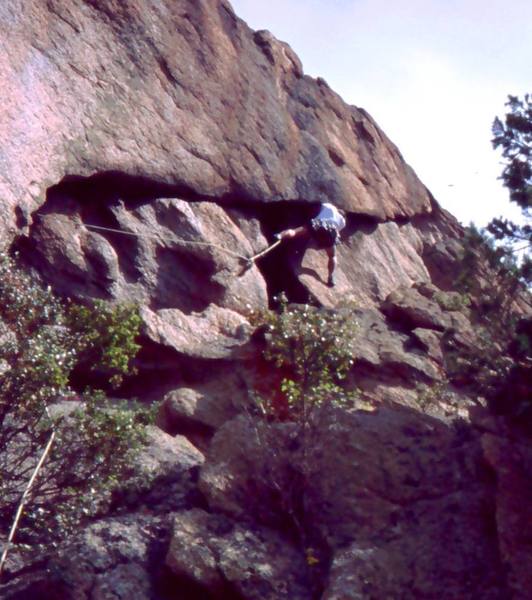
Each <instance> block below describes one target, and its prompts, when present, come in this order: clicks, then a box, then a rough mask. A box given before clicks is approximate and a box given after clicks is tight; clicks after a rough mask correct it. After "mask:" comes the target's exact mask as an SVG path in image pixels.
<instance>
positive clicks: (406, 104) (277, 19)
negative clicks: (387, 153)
mask: <svg viewBox="0 0 532 600" xmlns="http://www.w3.org/2000/svg"><path fill="white" fill-rule="evenodd" d="M230 1H231V3H232V5H233V8H234V9H235V12H236V13H237V14H238V16H239V17H241V18H242V19H244V20H245V21H246V22H247V23H248V25H250V27H252V28H253V29H269V30H270V31H271V32H272V33H273V34H274V35H275V36H276V37H278V38H279V39H281V40H283V41H286V42H288V43H289V44H290V45H291V46H292V48H293V49H294V50H295V52H296V53H297V54H298V55H299V57H300V58H301V60H302V62H303V67H304V70H305V72H306V73H308V74H309V75H312V76H314V77H317V76H321V77H323V78H324V79H325V80H326V81H327V82H328V83H329V85H330V86H331V87H332V88H333V89H334V90H335V91H336V92H338V93H339V94H340V95H341V96H342V97H343V99H344V100H345V101H346V102H348V103H349V104H354V105H356V106H359V107H362V108H365V109H366V110H367V111H368V112H369V113H370V114H371V115H372V116H373V117H374V118H375V119H376V121H377V122H378V123H379V125H380V126H381V128H382V129H383V130H384V131H385V133H386V134H387V135H388V136H389V137H390V138H391V139H392V141H393V142H394V143H395V144H396V145H397V146H398V147H399V149H400V151H401V152H402V154H403V156H404V157H405V159H406V160H407V162H408V163H409V164H410V165H411V166H412V167H413V168H414V170H415V171H416V172H417V174H418V175H419V177H420V178H421V180H422V181H423V182H424V183H425V184H426V185H427V186H428V188H429V189H430V190H431V191H432V193H433V194H434V195H435V197H436V198H437V200H438V201H439V202H440V203H441V204H442V205H443V206H445V208H447V209H448V210H450V211H451V212H452V213H453V214H454V215H455V216H456V217H457V218H458V219H459V220H461V221H462V222H463V223H465V224H467V223H469V222H470V221H471V220H473V221H475V222H476V223H477V224H478V225H485V224H486V223H487V222H488V221H489V219H490V218H491V217H493V216H499V215H500V214H502V213H504V214H506V215H508V216H511V217H512V218H516V216H518V215H519V211H518V210H517V209H516V208H515V209H514V210H513V211H512V210H511V209H512V208H513V207H511V206H510V205H509V203H508V194H507V192H506V190H505V189H504V188H503V187H502V186H501V184H500V182H499V181H498V180H497V177H498V175H499V174H500V172H501V162H500V157H499V155H498V154H497V152H496V151H494V150H493V149H492V147H491V143H490V139H491V123H492V121H493V118H494V117H495V116H496V115H500V116H502V115H503V114H504V111H505V107H504V103H505V101H506V97H507V95H508V94H513V95H523V94H524V93H525V92H532V0H505V1H503V0H491V1H490V0H484V1H481V0H387V1H384V0H268V1H267V2H264V1H263V0H230Z"/></svg>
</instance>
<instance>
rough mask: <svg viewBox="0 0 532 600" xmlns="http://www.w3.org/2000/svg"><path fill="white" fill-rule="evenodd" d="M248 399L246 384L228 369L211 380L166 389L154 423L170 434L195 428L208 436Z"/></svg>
mask: <svg viewBox="0 0 532 600" xmlns="http://www.w3.org/2000/svg"><path fill="white" fill-rule="evenodd" d="M248 402H249V399H248V391H247V387H246V386H245V385H244V383H243V381H242V380H241V377H240V375H239V374H238V373H235V369H234V368H233V369H229V368H228V369H227V370H226V371H225V372H224V373H221V374H219V377H217V378H215V379H214V380H212V381H206V382H204V383H202V384H198V385H197V386H195V387H193V388H191V387H179V388H176V389H174V390H171V391H170V392H168V393H167V394H166V395H165V397H164V398H163V400H162V402H161V404H160V406H159V410H158V415H157V423H158V425H159V426H160V427H161V428H162V429H164V430H165V431H168V432H170V433H176V432H185V433H188V432H194V431H197V432H198V433H204V434H206V435H211V434H212V433H214V431H215V430H216V429H218V428H219V427H221V426H222V425H223V424H224V423H225V422H226V421H229V420H230V419H232V418H233V417H235V416H236V415H237V414H239V413H240V412H242V411H243V410H244V409H245V407H246V405H247V403H248Z"/></svg>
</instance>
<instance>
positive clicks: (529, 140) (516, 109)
mask: <svg viewBox="0 0 532 600" xmlns="http://www.w3.org/2000/svg"><path fill="white" fill-rule="evenodd" d="M506 106H507V107H508V109H509V110H508V112H507V113H506V115H505V116H504V121H502V120H501V119H499V118H498V117H496V118H495V120H494V121H493V126H492V133H493V138H492V144H493V147H494V148H500V149H501V150H502V157H503V159H504V160H505V166H504V169H503V171H502V175H501V179H502V180H503V183H504V185H505V186H506V187H507V188H508V190H509V191H510V201H511V202H515V203H516V204H517V205H518V206H519V207H520V208H521V212H522V215H523V219H524V222H523V223H521V224H517V223H513V222H512V221H510V220H508V219H504V218H498V219H493V220H492V221H491V223H490V224H489V225H488V227H487V229H488V231H489V233H490V234H491V235H493V237H494V238H495V239H496V240H497V241H498V242H504V243H505V245H501V248H503V249H504V252H505V253H506V254H507V255H508V254H511V253H515V252H516V251H518V252H520V255H521V259H520V262H519V265H518V266H517V268H518V271H519V276H520V278H521V280H522V281H524V282H526V283H527V284H528V285H530V283H531V282H532V261H531V259H530V247H531V244H532V226H531V225H530V208H531V207H532V97H531V96H530V95H529V94H525V96H524V98H523V99H520V98H518V97H516V96H508V102H507V103H506Z"/></svg>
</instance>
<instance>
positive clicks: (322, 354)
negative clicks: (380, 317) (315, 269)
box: [258, 302, 356, 421]
mask: <svg viewBox="0 0 532 600" xmlns="http://www.w3.org/2000/svg"><path fill="white" fill-rule="evenodd" d="M258 321H259V323H261V324H262V326H263V327H264V330H265V338H266V345H265V349H264V353H263V358H264V359H265V360H266V361H267V362H268V363H269V364H270V365H271V366H272V368H274V369H275V370H276V371H277V373H278V374H279V375H280V377H279V378H278V380H277V386H276V387H277V389H273V390H272V393H271V394H270V397H269V398H263V399H262V400H263V404H264V407H265V409H266V411H267V412H268V413H269V414H270V415H278V414H279V413H280V412H281V413H284V415H285V416H286V417H288V418H289V419H292V420H300V421H307V420H308V419H309V417H310V415H311V413H312V412H313V411H314V409H316V408H318V407H320V406H322V405H324V404H331V405H337V406H341V405H346V404H349V403H351V402H352V401H353V398H354V393H353V392H348V391H347V390H346V389H345V386H344V385H343V384H344V383H345V381H346V377H347V375H348V373H349V371H350V369H351V366H352V365H353V335H354V330H355V327H356V321H355V319H354V318H353V316H352V314H351V313H350V312H340V311H336V310H327V309H318V308H315V307H312V306H309V305H288V304H287V303H286V302H281V305H280V310H279V312H274V311H267V312H265V313H263V314H262V315H261V317H260V318H259V320H258Z"/></svg>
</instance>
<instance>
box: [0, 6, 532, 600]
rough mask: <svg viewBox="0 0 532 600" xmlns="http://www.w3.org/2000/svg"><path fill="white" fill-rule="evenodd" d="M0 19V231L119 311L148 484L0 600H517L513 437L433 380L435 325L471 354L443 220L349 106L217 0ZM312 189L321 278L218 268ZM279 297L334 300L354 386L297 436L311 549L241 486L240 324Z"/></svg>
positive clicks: (453, 231)
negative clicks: (324, 238)
mask: <svg viewBox="0 0 532 600" xmlns="http://www.w3.org/2000/svg"><path fill="white" fill-rule="evenodd" d="M0 31H1V38H0V43H1V47H2V52H1V53H0V82H1V86H2V90H3V99H4V102H3V106H2V109H1V111H0V132H1V135H2V139H3V145H2V150H1V151H0V163H1V167H2V168H1V172H0V202H1V203H2V206H1V211H0V219H1V234H0V241H1V243H2V246H3V247H4V248H7V247H10V246H12V247H16V248H17V249H18V250H19V251H20V253H21V255H22V257H23V259H24V260H25V261H26V262H27V263H28V264H29V265H31V267H32V268H33V269H35V270H36V271H37V272H38V273H39V274H40V275H41V277H42V278H43V280H44V281H45V282H46V283H48V284H50V285H52V286H53V287H54V289H55V290H57V291H58V292H59V293H61V294H64V295H68V296H71V297H74V298H77V299H87V298H101V299H104V300H108V301H131V300H133V301H135V302H138V303H139V304H140V305H141V307H142V308H141V311H142V318H143V333H142V340H141V341H142V350H141V352H140V354H139V359H138V367H139V376H138V377H137V378H136V379H135V380H132V381H130V382H129V383H128V384H127V385H126V389H125V392H124V393H130V394H132V395H136V396H140V397H141V398H142V399H145V400H146V401H148V400H149V401H152V402H153V401H155V402H159V403H160V411H159V421H158V424H159V428H154V429H153V431H151V433H150V445H149V447H148V449H147V450H146V454H145V456H143V457H142V458H141V459H139V464H140V465H141V468H142V469H147V470H148V471H150V473H152V474H153V473H156V475H157V478H156V480H157V481H163V482H164V483H161V484H160V488H159V489H147V490H144V491H143V492H142V494H141V495H140V496H139V498H138V499H137V502H136V504H135V505H133V506H129V507H128V509H127V511H125V512H124V513H123V514H121V515H119V516H117V515H109V516H107V517H105V518H103V519H101V520H99V521H98V522H96V523H93V524H92V525H90V527H88V528H87V529H86V530H84V531H82V532H80V534H79V536H78V538H76V539H74V540H70V543H69V545H67V546H65V548H62V549H60V551H58V552H57V553H56V554H55V555H53V556H51V557H50V558H49V560H48V562H47V563H46V566H45V569H44V570H43V569H42V565H37V566H34V567H29V568H28V569H26V570H25V571H23V575H21V577H19V578H17V576H16V575H15V573H16V571H17V566H20V565H17V564H16V561H15V562H14V563H13V565H11V572H12V573H13V576H12V581H11V583H10V584H9V586H8V588H6V592H5V593H6V594H7V595H6V597H10V598H31V597H35V598H37V597H39V598H95V599H96V598H108V597H121V598H133V597H135V598H161V599H162V598H244V599H247V598H261V599H264V598H272V599H276V598H287V599H288V598H290V599H295V598H302V599H303V598H312V597H323V598H327V599H329V600H332V599H340V598H353V599H354V598H360V599H363V598H385V597H388V598H411V597H418V598H464V599H469V598H470V599H474V598H475V599H476V598H486V599H489V598H493V599H495V598H497V599H498V598H501V599H502V598H509V597H515V598H523V599H524V598H526V597H527V596H526V594H527V593H528V592H529V591H530V589H531V588H530V581H529V579H527V578H528V577H529V576H528V575H527V573H528V572H529V571H527V570H526V568H524V566H523V565H526V564H530V560H531V557H530V546H529V542H527V541H526V539H527V538H526V535H523V532H522V531H518V529H519V528H517V527H516V526H515V522H516V520H517V521H518V522H519V523H521V524H522V527H523V528H525V529H526V527H527V526H528V527H529V525H527V523H530V520H529V519H528V520H527V515H526V512H525V511H526V510H528V509H526V508H524V509H523V508H522V507H523V506H524V507H526V506H530V505H532V503H528V504H527V502H526V494H527V493H529V492H526V491H525V490H526V488H527V485H526V482H527V478H528V477H529V473H530V469H529V468H527V467H523V465H526V464H528V465H529V462H528V463H527V461H530V456H532V453H531V450H530V446H529V445H528V443H527V441H526V440H519V441H518V442H515V440H514V442H511V441H509V439H510V434H509V432H508V431H507V430H506V429H505V428H504V426H503V425H502V424H501V423H499V422H498V421H497V420H495V419H493V418H491V417H486V416H485V415H483V414H482V411H480V412H479V411H478V410H477V409H476V412H475V411H472V410H470V409H471V408H472V402H471V400H470V399H468V398H467V397H465V396H462V395H461V394H460V392H459V390H454V389H453V390H450V389H447V388H445V389H444V387H442V386H443V382H444V375H445V356H444V354H445V350H444V347H443V346H442V338H443V335H444V332H445V331H448V330H450V329H452V330H454V331H460V335H461V336H462V340H463V342H464V343H466V344H467V343H474V335H473V333H472V331H471V324H470V321H469V314H468V311H467V308H465V307H464V306H460V303H459V302H457V301H456V300H457V298H456V293H455V292H453V291H452V287H453V267H454V265H455V262H456V260H457V257H458V256H459V252H460V238H461V236H462V231H461V228H460V226H459V225H458V223H457V222H456V221H455V219H454V218H453V217H452V216H451V215H449V214H448V213H446V212H445V211H444V210H443V209H441V208H440V207H439V206H438V204H437V202H436V201H435V200H434V199H433V198H432V196H431V194H430V192H429V191H428V190H427V189H426V188H425V186H424V185H423V184H422V183H421V182H420V181H419V180H418V179H417V177H416V175H415V174H414V172H413V171H412V169H411V168H410V167H409V166H408V165H406V164H405V162H404V161H403V159H402V157H401V155H400V153H399V151H398V149H397V148H396V147H395V146H394V145H393V144H392V142H390V140H388V138H387V137H386V136H385V134H384V133H383V132H382V131H381V130H380V129H379V128H378V126H377V125H376V123H375V122H374V121H373V119H372V118H371V117H370V116H369V114H368V113H367V112H366V111H364V110H363V109H359V108H356V107H353V106H348V105H346V104H345V103H344V102H343V101H342V100H341V98H339V96H338V95H337V94H335V93H334V92H333V91H332V90H331V89H330V88H329V87H328V85H327V84H326V82H325V81H323V80H321V79H318V80H314V79H312V78H310V77H308V76H305V75H304V73H303V69H302V66H301V63H300V61H299V59H298V58H297V56H296V55H295V54H294V52H293V51H292V50H291V48H290V47H289V46H287V45H286V44H284V43H282V42H279V41H278V40H276V39H275V38H274V37H273V36H272V35H271V34H270V33H268V32H265V31H260V32H253V31H252V30H250V29H249V28H248V27H247V25H246V24H245V23H244V22H243V21H241V20H240V19H238V17H237V16H236V15H235V14H234V12H233V10H232V8H231V6H230V5H229V3H228V2H227V1H226V0H195V1H192V0H190V1H187V0H172V1H170V0H165V1H160V0H157V1H156V0H127V1H125V2H115V1H114V0H98V1H95V0H72V1H71V2H69V3H64V2H60V1H56V0H48V1H47V2H42V1H40V0H29V1H24V2H23V1H22V0H4V1H3V2H2V3H1V5H0ZM324 200H327V201H329V202H333V203H334V204H336V205H337V206H339V207H341V208H343V209H344V210H346V211H347V227H346V230H345V232H344V234H343V237H342V244H341V246H340V248H339V257H338V278H337V279H338V283H337V285H336V287H335V288H334V289H332V290H331V289H330V288H328V287H327V286H326V279H327V268H326V267H327V261H326V256H325V253H324V252H322V251H320V250H318V249H316V248H315V247H313V246H312V244H311V245H310V246H309V247H306V246H304V245H301V244H298V243H296V242H288V243H286V244H284V245H283V246H282V247H281V248H280V249H278V250H277V251H275V252H273V253H272V254H271V255H269V257H268V258H267V259H264V260H262V261H259V262H258V263H257V264H256V265H252V266H249V265H247V264H246V263H245V261H243V260H242V258H243V257H247V256H250V255H252V254H254V253H255V252H258V251H259V250H260V249H262V248H264V247H265V246H266V245H267V244H268V243H269V242H271V241H272V239H273V238H272V236H273V234H274V233H275V232H276V231H279V230H281V229H282V228H284V227H288V226H295V225H300V224H303V223H305V222H307V220H308V219H309V216H310V215H312V213H313V210H315V207H316V203H318V202H320V201H324ZM281 291H284V292H285V293H286V294H287V296H288V298H289V299H290V300H292V301H294V302H309V303H312V304H315V305H318V306H324V307H328V308H340V307H343V306H356V307H357V308H356V314H357V321H358V328H357V334H356V340H355V346H356V353H355V356H354V366H353V373H352V375H353V377H354V378H355V379H356V382H357V385H358V386H359V388H360V390H361V399H360V402H359V405H358V407H357V410H355V411H351V412H346V411H338V412H337V413H335V414H334V415H330V422H328V423H325V424H324V427H323V431H322V432H321V438H320V439H317V440H316V460H315V467H316V470H315V473H313V477H312V478H311V488H312V496H313V497H314V498H315V499H316V506H318V507H321V508H320V511H319V512H317V513H316V515H315V521H314V522H315V528H316V536H317V537H318V538H319V540H320V544H321V546H320V548H321V552H322V555H320V556H319V557H317V558H316V559H315V560H316V561H317V562H313V561H312V560H311V561H309V560H308V556H307V557H306V558H305V554H304V549H302V548H300V547H298V545H297V544H296V543H294V541H293V540H292V539H291V538H290V535H289V534H288V532H287V531H286V530H285V529H284V528H283V526H282V524H280V523H279V521H278V519H276V518H275V515H273V516H272V514H271V513H272V510H273V509H272V506H273V505H269V504H268V502H266V503H265V499H268V494H267V492H266V491H264V490H261V489H259V488H256V487H253V486H250V481H252V479H253V477H252V475H253V472H254V471H256V470H257V469H260V468H263V466H264V465H265V464H268V463H269V461H270V462H273V463H274V462H275V460H274V459H275V457H274V456H273V455H267V456H265V455H264V447H263V446H261V445H260V444H259V445H257V444H256V443H255V441H254V440H255V438H254V431H251V430H250V429H249V427H250V422H249V416H247V417H246V415H245V411H243V408H244V407H246V406H248V405H249V401H250V393H251V391H252V388H253V385H254V377H255V372H254V368H255V367H254V365H255V362H256V359H257V356H258V353H259V349H258V348H257V347H256V345H255V343H254V339H253V336H252V326H251V324H250V323H249V320H248V317H249V314H250V312H251V311H252V310H260V309H264V308H266V307H267V306H268V305H269V304H270V303H271V302H272V298H273V296H274V295H275V294H277V293H278V292H281ZM421 388H423V389H424V390H427V389H428V390H433V391H432V393H433V395H434V394H436V395H440V396H441V402H439V403H437V407H436V408H434V406H433V407H432V408H431V410H430V411H428V412H427V411H424V410H422V409H421V408H420V404H419V390H420V389H421ZM458 417H459V418H460V419H459V424H458V425H457V422H458ZM268 427H269V428H270V429H272V430H275V428H276V427H278V426H277V425H273V424H272V425H269V426H268ZM279 427H280V432H278V435H277V437H276V439H281V440H282V439H283V436H285V435H287V436H288V438H289V431H288V432H287V431H285V430H286V427H284V426H279ZM163 430H164V431H163ZM268 435H269V434H268ZM280 443H281V442H280ZM287 443H288V442H287ZM508 445H510V446H511V448H512V452H513V454H512V459H511V460H508V461H506V460H505V459H504V455H505V453H506V452H505V448H507V447H508ZM268 468H269V467H268ZM272 468H273V467H272ZM283 468H284V467H283ZM259 487H260V486H259ZM509 490H510V491H509ZM512 490H515V494H517V495H519V496H520V497H521V501H520V503H519V502H518V501H517V500H516V497H515V496H512V493H513V492H512ZM264 503H265V505H264ZM273 512H275V511H273ZM13 560H15V559H13ZM527 561H529V562H528V563H527ZM80 565H82V567H80ZM316 565H317V566H316ZM39 594H40V595H39ZM512 594H513V595H512Z"/></svg>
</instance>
